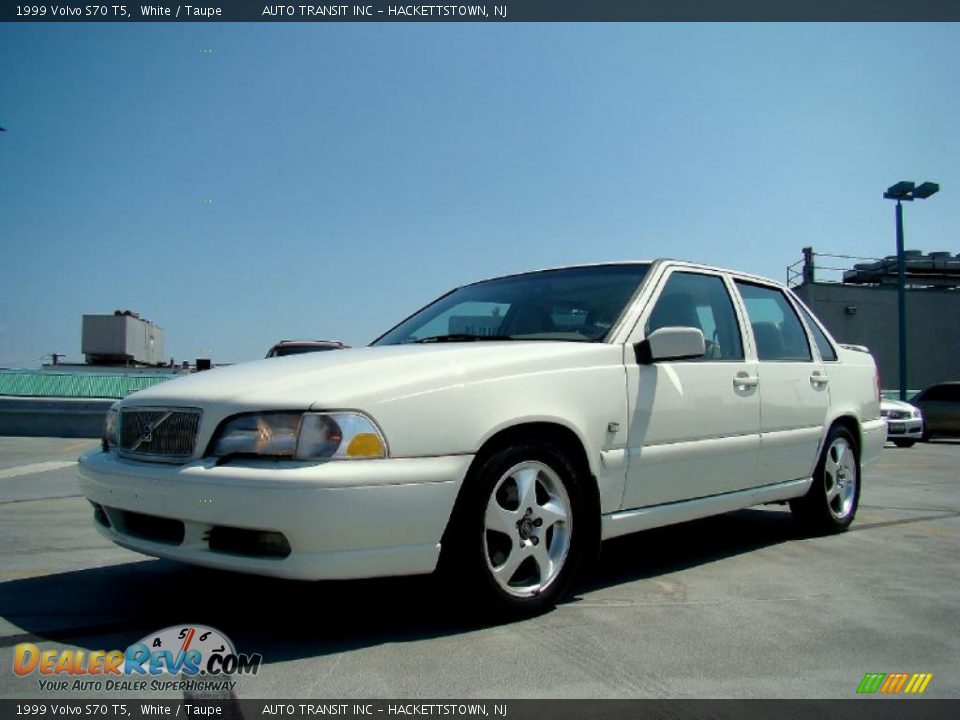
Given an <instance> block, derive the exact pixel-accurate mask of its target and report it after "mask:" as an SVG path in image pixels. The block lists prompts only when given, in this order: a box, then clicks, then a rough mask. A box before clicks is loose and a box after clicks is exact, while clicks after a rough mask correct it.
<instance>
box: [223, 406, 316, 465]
mask: <svg viewBox="0 0 960 720" xmlns="http://www.w3.org/2000/svg"><path fill="white" fill-rule="evenodd" d="M299 426H300V413H257V414H249V415H237V416H236V417H233V418H230V419H229V420H228V421H227V422H226V423H224V425H223V427H221V428H220V434H219V435H218V436H217V441H216V443H215V444H214V447H213V454H214V455H218V456H220V457H223V456H224V455H272V456H274V457H293V452H294V450H295V449H296V447H297V429H298V428H299Z"/></svg>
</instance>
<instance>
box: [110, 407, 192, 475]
mask: <svg viewBox="0 0 960 720" xmlns="http://www.w3.org/2000/svg"><path fill="white" fill-rule="evenodd" d="M200 415H201V412H200V410H198V409H196V408H129V409H127V408H121V409H120V453H121V454H123V455H129V456H132V457H136V458H139V459H142V460H153V461H156V462H181V461H184V460H186V459H188V458H189V457H190V456H191V455H193V450H194V447H195V446H196V443H197V430H199V428H200Z"/></svg>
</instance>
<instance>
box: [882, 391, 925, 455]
mask: <svg viewBox="0 0 960 720" xmlns="http://www.w3.org/2000/svg"><path fill="white" fill-rule="evenodd" d="M880 417H882V418H883V419H884V420H886V421H887V440H888V441H891V442H893V444H894V445H896V446H897V447H902V448H908V447H911V446H912V445H913V444H914V443H915V442H917V441H919V440H921V439H922V438H923V413H921V412H920V409H919V408H916V407H914V406H913V405H911V404H910V403H906V402H902V401H900V400H887V399H883V400H881V401H880Z"/></svg>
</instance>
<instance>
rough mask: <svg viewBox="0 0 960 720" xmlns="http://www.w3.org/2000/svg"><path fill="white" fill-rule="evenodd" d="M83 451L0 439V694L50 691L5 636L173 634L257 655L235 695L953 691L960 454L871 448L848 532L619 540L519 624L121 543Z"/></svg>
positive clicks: (699, 528) (763, 520)
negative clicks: (196, 628) (20, 671)
mask: <svg viewBox="0 0 960 720" xmlns="http://www.w3.org/2000/svg"><path fill="white" fill-rule="evenodd" d="M95 444H96V443H95V441H78V440H65V439H49V438H47V439H44V438H0V546H2V547H3V555H2V558H0V646H2V662H0V668H2V669H0V697H5V698H29V697H53V696H54V695H55V694H53V693H48V692H45V691H41V690H40V689H39V687H38V682H37V676H36V675H32V676H30V677H27V678H20V677H16V676H15V675H14V674H13V673H12V671H11V658H12V655H13V648H14V646H15V645H16V644H17V643H20V642H32V643H36V644H38V645H39V646H40V647H41V649H48V648H62V647H72V648H81V649H85V650H86V649H105V650H110V649H114V648H120V649H123V648H125V647H127V645H129V644H130V643H132V642H135V641H137V640H139V639H140V638H142V637H144V636H145V635H147V634H148V633H150V632H153V631H156V630H159V629H161V628H164V627H167V626H170V625H174V624H180V623H202V624H206V625H209V626H212V627H214V628H218V629H219V630H221V631H223V632H224V633H226V634H227V635H228V636H229V637H230V638H232V639H233V641H234V642H235V644H236V645H237V648H238V650H239V651H241V652H245V653H253V652H256V653H260V654H262V655H263V658H264V666H263V668H262V669H261V671H260V673H259V674H258V675H257V676H255V677H244V678H241V679H240V680H239V685H238V687H237V690H236V694H237V695H238V696H239V697H263V698H270V697H275V698H281V697H296V698H348V697H356V698H384V697H393V698H396V697H413V698H419V699H435V698H449V697H458V698H465V697H466V698H470V697H483V698H542V697H552V698H558V697H587V698H594V697H597V698H635V697H644V698H672V697H698V698H718V697H738V698H758V697H763V698H767V697H800V698H854V697H856V693H855V691H856V688H857V685H858V683H859V682H860V680H861V679H862V678H863V676H864V674H865V673H867V672H886V673H891V672H907V673H912V672H928V673H933V680H932V681H931V682H930V684H929V686H928V688H927V690H926V693H925V697H931V698H947V697H953V698H956V697H958V696H960V678H958V664H957V658H958V657H960V635H958V633H957V627H960V604H958V602H957V591H958V580H960V553H958V552H957V548H958V547H960V472H958V470H957V468H958V467H960V442H950V441H940V442H934V443H931V444H921V445H917V446H916V447H914V448H912V449H907V450H901V449H895V448H890V449H888V450H886V451H885V453H884V455H883V457H882V460H881V461H880V462H879V463H878V464H876V465H874V466H873V467H871V468H868V469H867V471H866V476H865V480H864V489H863V495H862V500H861V507H860V513H859V515H858V518H857V521H856V523H855V524H854V526H853V528H852V529H851V531H850V532H848V533H845V534H843V535H838V536H832V537H820V538H806V537H802V536H800V535H798V534H797V531H796V529H795V527H794V525H793V523H792V522H791V519H790V516H789V513H788V512H787V511H786V510H785V509H784V508H780V507H774V508H763V509H751V510H746V511H741V512H737V513H732V514H729V515H725V516H722V517H718V518H712V519H708V520H704V521H699V522H694V523H687V524H684V525H679V526H675V527H672V528H665V529H661V530H655V531H651V532H647V533H644V534H640V535H635V536H631V537H627V538H622V539H619V540H616V541H613V542H610V543H608V544H607V545H605V547H604V552H603V556H602V558H601V560H600V562H599V563H598V565H597V567H595V568H594V569H593V571H592V573H590V574H589V575H588V576H587V577H586V578H585V580H584V581H583V582H582V583H581V584H580V585H579V587H578V588H577V590H576V592H575V594H574V596H573V597H572V598H571V599H570V600H569V601H567V602H565V603H564V604H562V605H560V606H559V607H557V608H556V609H555V610H553V611H551V612H548V613H546V614H544V615H542V616H540V617H536V618H533V619H528V620H524V621H517V622H495V621H492V620H490V619H486V618H484V616H483V614H482V613H480V612H478V610H477V609H476V608H475V607H473V605H472V604H471V602H470V598H466V597H463V596H462V595H461V593H460V592H459V589H458V588H456V587H448V586H443V585H442V584H440V583H439V582H437V581H435V580H433V579H431V578H406V579H398V580H377V581H363V582H343V583H300V582H289V581H280V580H272V579H265V578H258V577H249V576H240V575H232V574H227V573H220V572H214V571H208V570H201V569H194V568H188V567H184V566H180V565H177V564H174V563H171V562H165V561H160V560H152V559H149V558H145V557H143V556H140V555H137V554H135V553H132V552H128V551H126V550H123V549H121V548H119V547H116V546H114V545H113V544H111V543H110V542H108V541H106V540H104V539H102V538H101V537H100V536H99V535H98V534H97V533H96V532H95V531H94V529H93V527H92V525H91V511H90V507H89V505H88V504H87V502H86V501H85V500H84V499H83V498H82V497H80V496H79V494H78V490H77V487H76V482H75V479H74V474H75V468H74V467H73V460H74V459H75V458H76V456H77V455H78V454H79V453H80V452H81V451H82V450H84V449H85V448H87V447H92V446H95ZM84 694H85V693H80V692H78V693H64V694H63V695H64V696H71V697H82V696H83V695H84ZM148 694H149V693H148ZM148 694H144V693H125V692H118V693H110V696H111V697H124V696H126V697H134V696H136V697H146V696H147V695H148ZM86 695H89V696H99V697H103V696H104V695H105V693H103V692H99V693H97V692H91V693H86ZM168 696H169V695H168Z"/></svg>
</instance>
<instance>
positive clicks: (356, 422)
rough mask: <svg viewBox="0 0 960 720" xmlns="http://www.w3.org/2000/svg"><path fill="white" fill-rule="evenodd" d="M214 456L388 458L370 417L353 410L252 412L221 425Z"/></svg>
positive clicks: (336, 458)
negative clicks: (333, 411)
mask: <svg viewBox="0 0 960 720" xmlns="http://www.w3.org/2000/svg"><path fill="white" fill-rule="evenodd" d="M212 454H213V455H216V456H218V457H224V456H227V455H264V456H271V457H288V458H294V459H297V460H328V459H329V460H351V459H362V458H382V457H386V455H387V444H386V441H385V440H384V439H383V435H382V434H381V433H380V431H379V430H378V429H377V427H376V425H374V424H373V421H372V420H370V418H368V417H366V416H365V415H362V414H360V413H356V412H335V413H290V412H275V413H255V414H249V415H237V416H236V417H234V418H231V419H230V420H228V421H227V422H226V423H224V425H223V427H222V428H221V429H220V432H219V434H218V435H217V439H216V441H215V442H214V445H213V452H212Z"/></svg>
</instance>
